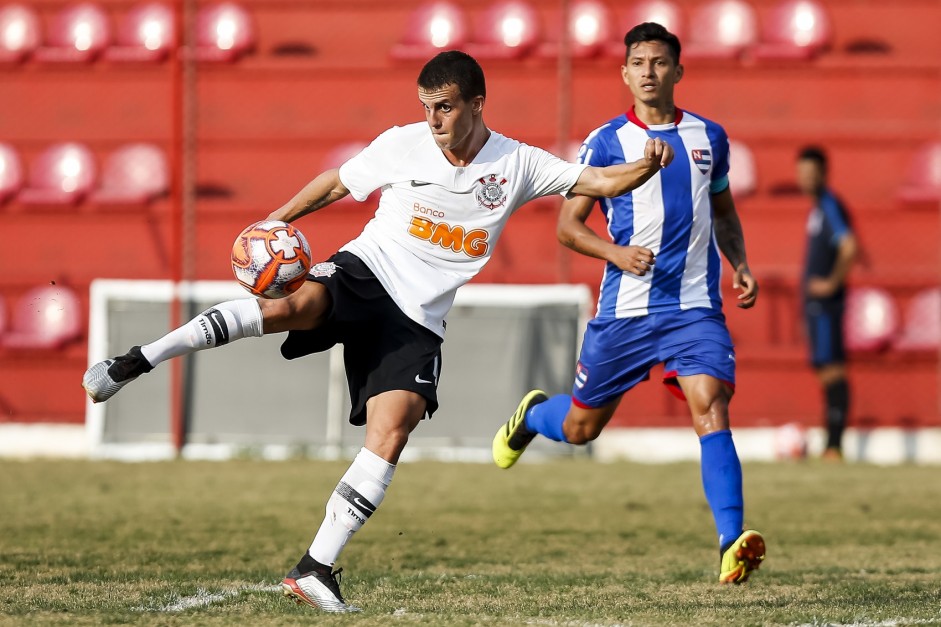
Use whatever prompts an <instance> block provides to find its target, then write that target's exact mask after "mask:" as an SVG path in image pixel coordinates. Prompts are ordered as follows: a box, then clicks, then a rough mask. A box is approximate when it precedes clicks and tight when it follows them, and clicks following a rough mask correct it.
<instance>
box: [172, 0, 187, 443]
mask: <svg viewBox="0 0 941 627" xmlns="http://www.w3.org/2000/svg"><path fill="white" fill-rule="evenodd" d="M184 2H185V0H178V1H177V2H176V3H174V11H173V17H174V26H175V27H174V32H175V33H176V37H177V41H176V45H175V46H174V48H173V56H172V58H171V64H170V65H171V70H170V83H171V84H170V97H171V103H170V111H171V114H170V115H171V137H172V140H171V144H172V146H171V149H170V167H171V172H172V177H171V179H172V184H171V196H172V209H171V225H170V255H169V256H170V279H171V281H172V282H173V285H174V289H173V295H172V296H171V298H170V328H171V329H175V328H177V327H179V326H180V325H181V324H182V321H181V316H180V299H179V298H178V296H177V290H176V286H178V285H179V284H180V281H182V280H183V206H184V201H183V194H184V193H185V189H184V185H183V179H184V172H183V169H184V163H185V160H184V159H183V150H184V102H185V98H184V93H183V91H184V85H183V55H184V54H185V50H186V47H185V46H186V37H185V34H184V19H183V13H184ZM182 382H183V360H181V359H172V360H170V434H171V439H172V442H173V448H174V450H175V451H176V454H177V456H179V455H180V453H181V451H182V449H183V444H184V442H185V433H184V420H183V383H182Z"/></svg>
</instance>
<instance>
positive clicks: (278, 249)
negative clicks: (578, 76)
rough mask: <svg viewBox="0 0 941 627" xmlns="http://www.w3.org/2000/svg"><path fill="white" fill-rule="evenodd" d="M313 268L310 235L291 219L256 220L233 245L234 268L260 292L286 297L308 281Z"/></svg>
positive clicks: (253, 290) (246, 284)
mask: <svg viewBox="0 0 941 627" xmlns="http://www.w3.org/2000/svg"><path fill="white" fill-rule="evenodd" d="M309 271H310V246H309V245H308V244H307V239H305V238H304V235H303V234H302V233H301V232H300V231H299V230H298V229H296V228H294V227H293V226H291V225H290V224H288V223H287V222H281V221H279V220H262V221H261V222H256V223H255V224H252V225H251V226H249V227H247V228H246V229H245V230H244V231H242V232H241V233H239V236H238V237H237V238H235V243H234V244H233V245H232V272H234V273H235V278H236V280H238V282H239V283H241V284H242V287H244V288H245V289H247V290H248V291H249V292H251V293H252V294H255V295H256V296H261V297H262V298H284V297H285V296H287V295H288V294H290V293H292V292H294V291H296V290H297V289H298V288H299V287H300V286H301V285H303V284H304V281H305V280H306V278H307V273H308V272H309Z"/></svg>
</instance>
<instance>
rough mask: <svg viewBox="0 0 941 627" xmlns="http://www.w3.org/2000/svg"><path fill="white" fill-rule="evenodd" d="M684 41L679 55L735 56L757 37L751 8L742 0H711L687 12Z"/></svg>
mask: <svg viewBox="0 0 941 627" xmlns="http://www.w3.org/2000/svg"><path fill="white" fill-rule="evenodd" d="M689 23H690V24H694V25H695V28H692V29H690V33H689V37H688V40H689V41H688V43H685V44H684V45H683V55H685V56H686V57H687V58H691V59H704V60H729V59H738V58H739V57H741V56H742V53H744V52H745V50H746V49H748V48H749V47H750V46H752V45H753V44H754V43H755V42H756V41H757V39H758V18H757V17H756V15H755V9H754V8H753V7H752V6H751V5H750V4H748V3H747V2H745V0H711V1H709V2H705V3H703V4H700V5H697V6H696V7H695V8H694V9H693V12H692V14H691V15H690V20H689Z"/></svg>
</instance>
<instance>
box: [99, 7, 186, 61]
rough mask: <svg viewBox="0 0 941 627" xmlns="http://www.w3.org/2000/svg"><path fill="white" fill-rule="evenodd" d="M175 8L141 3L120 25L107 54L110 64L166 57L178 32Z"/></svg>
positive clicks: (106, 51) (105, 55) (158, 59)
mask: <svg viewBox="0 0 941 627" xmlns="http://www.w3.org/2000/svg"><path fill="white" fill-rule="evenodd" d="M174 26H175V20H174V16H173V9H171V8H170V7H169V6H168V5H166V4H162V3H160V2H146V3H143V4H138V5H136V6H134V7H132V8H131V10H130V11H128V12H127V14H126V15H125V16H124V17H123V18H122V19H121V21H120V22H119V23H118V30H117V35H116V41H115V43H114V44H113V45H112V46H110V47H108V48H107V49H106V50H105V51H104V58H106V59H108V60H109V61H141V62H148V61H150V62H155V61H163V60H164V59H166V58H167V55H168V54H169V53H170V50H171V49H172V47H173V45H174V43H175V42H176V32H175V30H174Z"/></svg>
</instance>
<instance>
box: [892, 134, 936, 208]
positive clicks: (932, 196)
mask: <svg viewBox="0 0 941 627" xmlns="http://www.w3.org/2000/svg"><path fill="white" fill-rule="evenodd" d="M898 195H899V199H900V200H902V201H903V202H912V203H937V202H939V201H941V141H934V142H930V143H928V144H925V145H923V146H922V147H921V148H919V149H918V150H917V151H916V152H915V154H914V156H913V157H912V160H911V162H910V164H909V166H908V175H907V176H906V177H905V183H904V184H903V185H902V187H901V188H900V189H899V194H898Z"/></svg>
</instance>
